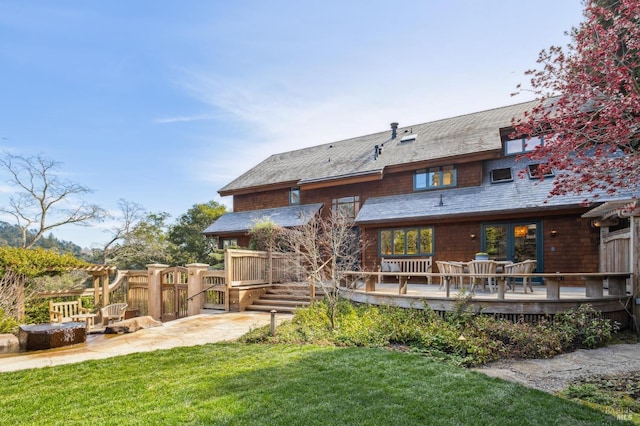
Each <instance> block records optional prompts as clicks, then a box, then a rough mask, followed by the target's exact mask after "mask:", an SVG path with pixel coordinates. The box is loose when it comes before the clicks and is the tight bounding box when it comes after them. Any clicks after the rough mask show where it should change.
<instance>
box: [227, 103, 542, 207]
mask: <svg viewBox="0 0 640 426" xmlns="http://www.w3.org/2000/svg"><path fill="white" fill-rule="evenodd" d="M536 102H537V101H531V102H525V103H521V104H516V105H511V106H507V107H502V108H495V109H491V110H487V111H481V112H476V113H472V114H466V115H461V116H458V117H453V118H447V119H443V120H438V121H432V122H429V123H423V124H416V125H413V126H406V127H399V128H398V130H397V137H396V138H395V139H392V138H391V130H387V131H384V132H379V133H374V134H371V135H366V136H360V137H356V138H352V139H346V140H343V141H338V142H332V143H326V144H322V145H317V146H313V147H309V148H304V149H299V150H295V151H289V152H284V153H280V154H275V155H272V156H270V157H269V158H267V159H266V160H264V161H263V162H261V163H259V164H258V165H256V166H255V167H253V168H252V169H250V170H249V171H247V172H246V173H244V174H242V175H241V176H239V177H238V178H236V179H235V180H233V181H232V182H230V183H229V184H227V185H226V186H224V187H223V188H222V189H220V190H219V191H218V192H219V193H220V195H222V196H225V195H233V194H234V193H236V192H239V191H247V190H250V189H252V188H261V187H265V186H269V185H278V184H281V185H290V186H296V185H304V184H306V183H311V182H319V181H325V180H334V179H340V178H345V177H354V176H379V177H381V176H382V173H383V171H384V169H385V168H386V167H389V166H397V165H402V164H408V163H416V162H422V161H431V160H438V159H445V158H449V157H460V156H464V155H473V154H478V153H493V152H495V151H496V150H500V149H501V148H502V141H501V139H500V129H501V128H505V127H510V126H511V120H512V118H514V117H521V116H522V115H523V114H524V113H525V112H526V111H528V110H530V109H531V108H532V107H533V106H534V105H535V103H536ZM410 134H411V135H415V136H416V137H415V140H412V141H408V142H402V138H403V137H404V136H407V135H410ZM376 145H377V146H379V147H382V153H381V154H380V155H378V156H376V155H375V146H376ZM487 158H490V157H489V156H488V157H487Z"/></svg>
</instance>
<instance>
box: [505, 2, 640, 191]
mask: <svg viewBox="0 0 640 426" xmlns="http://www.w3.org/2000/svg"><path fill="white" fill-rule="evenodd" d="M584 16H585V20H584V22H583V23H582V24H581V25H580V26H579V27H578V28H574V29H573V30H572V32H571V34H570V35H571V39H572V42H571V43H570V44H569V45H568V46H567V47H566V49H563V48H561V47H555V46H552V47H550V48H549V49H545V50H543V51H542V52H541V53H540V55H539V57H538V61H537V62H538V64H540V65H541V66H542V69H540V70H530V71H527V73H526V74H527V75H530V76H531V88H530V90H531V91H533V92H534V93H535V94H536V96H537V99H538V103H537V104H536V106H535V107H534V108H533V109H532V110H531V111H530V112H529V113H528V114H526V115H525V116H524V117H523V118H520V119H516V120H514V122H513V125H514V128H515V134H516V135H518V136H529V137H531V136H539V135H546V136H545V137H544V144H543V145H541V146H539V147H537V148H536V149H535V150H533V151H532V152H530V153H529V154H527V156H528V157H529V158H530V159H532V160H536V161H539V162H540V163H541V165H540V166H539V169H538V171H539V172H540V175H541V176H542V175H544V174H545V173H546V172H549V171H551V170H554V171H555V174H556V180H555V182H554V188H553V190H552V191H551V194H550V195H551V196H553V195H563V194H570V193H573V194H588V197H589V198H591V199H594V198H597V197H598V193H607V194H610V195H613V194H620V193H621V192H627V191H630V192H632V193H634V194H637V192H638V188H639V184H640V1H638V0H585V11H584Z"/></svg>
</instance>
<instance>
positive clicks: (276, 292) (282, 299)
mask: <svg viewBox="0 0 640 426" xmlns="http://www.w3.org/2000/svg"><path fill="white" fill-rule="evenodd" d="M316 299H319V297H318V295H316ZM310 304H311V293H310V291H309V284H308V283H285V284H274V285H273V286H272V287H271V288H269V289H268V290H267V291H266V293H264V294H263V295H261V296H260V298H259V299H257V300H255V301H254V302H253V303H252V304H251V305H249V306H247V307H246V308H245V310H247V311H262V312H271V311H272V310H275V311H276V312H278V313H293V312H294V311H295V310H296V308H299V307H305V306H309V305H310Z"/></svg>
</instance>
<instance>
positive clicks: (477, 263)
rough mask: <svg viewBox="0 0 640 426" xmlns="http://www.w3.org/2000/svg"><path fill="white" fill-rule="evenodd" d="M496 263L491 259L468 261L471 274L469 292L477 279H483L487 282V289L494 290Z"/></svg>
mask: <svg viewBox="0 0 640 426" xmlns="http://www.w3.org/2000/svg"><path fill="white" fill-rule="evenodd" d="M497 266H498V264H497V263H496V262H495V261H493V260H472V261H471V262H469V275H470V276H471V292H472V293H473V289H474V288H475V286H476V284H477V283H478V282H479V281H482V283H483V288H484V280H487V283H488V284H489V291H490V292H491V293H493V292H494V291H495V279H496V277H495V274H496V269H497Z"/></svg>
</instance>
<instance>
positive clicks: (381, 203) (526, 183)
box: [355, 157, 630, 225]
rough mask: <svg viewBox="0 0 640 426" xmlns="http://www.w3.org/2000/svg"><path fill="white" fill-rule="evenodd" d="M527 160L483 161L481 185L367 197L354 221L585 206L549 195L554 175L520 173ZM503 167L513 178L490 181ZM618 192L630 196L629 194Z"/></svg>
mask: <svg viewBox="0 0 640 426" xmlns="http://www.w3.org/2000/svg"><path fill="white" fill-rule="evenodd" d="M527 163H528V162H527V161H519V162H518V161H517V160H516V158H515V157H510V158H505V159H500V160H494V161H488V162H486V164H485V166H484V174H483V184H482V186H474V187H466V188H452V189H442V190H437V191H421V192H414V193H410V194H403V195H394V196H387V197H375V198H369V199H367V201H366V202H365V203H364V204H363V205H362V207H361V208H360V211H359V212H358V215H357V217H356V219H355V222H356V223H357V224H358V225H364V224H371V223H385V222H403V221H407V222H408V221H413V220H423V219H429V220H436V219H444V218H449V219H450V218H451V217H452V216H456V217H459V218H462V217H479V216H482V215H490V214H505V213H509V214H513V213H518V212H533V211H536V210H543V209H544V210H547V211H548V210H549V209H556V210H561V209H567V208H577V207H584V205H583V201H584V199H585V196H584V195H564V196H554V197H551V198H549V192H550V190H551V188H552V187H553V178H546V179H545V180H543V181H541V180H539V179H537V178H536V179H530V178H529V177H519V176H518V172H517V171H518V170H520V169H523V168H524V167H525V166H526V164H527ZM504 167H512V168H513V169H512V174H513V176H514V178H513V182H504V183H493V184H492V183H491V177H490V173H491V170H493V169H498V168H504ZM591 195H592V194H591ZM621 196H624V197H629V196H630V194H621ZM616 198H618V199H619V197H611V196H607V195H606V194H604V193H603V194H602V195H600V197H599V199H600V200H601V201H603V202H604V201H609V200H613V199H616Z"/></svg>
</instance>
